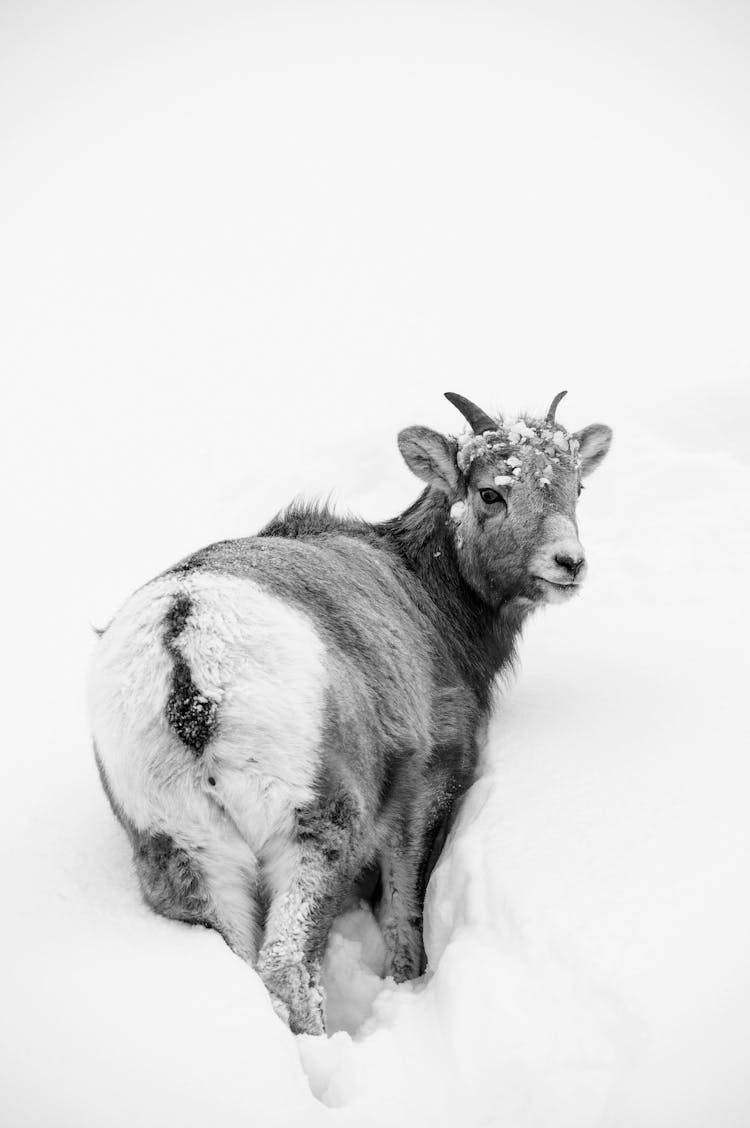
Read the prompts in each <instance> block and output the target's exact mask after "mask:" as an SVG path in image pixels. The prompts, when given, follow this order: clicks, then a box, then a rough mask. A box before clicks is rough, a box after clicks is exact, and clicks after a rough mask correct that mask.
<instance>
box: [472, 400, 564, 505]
mask: <svg viewBox="0 0 750 1128" xmlns="http://www.w3.org/2000/svg"><path fill="white" fill-rule="evenodd" d="M578 451H579V443H578V440H577V439H576V438H574V437H573V436H572V435H569V434H568V432H567V431H566V430H565V429H564V428H563V427H561V426H560V425H559V424H558V423H549V422H548V421H547V420H546V419H545V420H536V419H532V420H530V419H524V418H523V417H519V418H518V419H514V420H513V421H512V422H507V423H506V422H505V421H504V420H502V419H499V420H498V421H497V426H496V428H495V430H493V431H489V430H488V431H484V432H483V434H481V435H477V434H475V433H474V431H472V430H466V431H464V432H463V433H462V434H460V435H459V436H458V453H457V456H456V461H457V463H458V468H459V470H460V471H461V472H462V473H463V474H467V473H468V472H469V469H470V468H471V465H472V463H473V462H475V461H476V460H477V459H481V460H482V461H483V462H487V463H489V464H490V465H492V467H493V469H494V470H496V471H497V473H496V475H495V479H494V480H495V485H496V486H512V485H514V484H515V483H516V482H518V481H519V480H521V479H522V478H523V477H525V476H526V475H527V474H530V475H531V476H532V478H533V480H534V482H535V483H536V485H537V486H538V487H539V488H540V489H546V488H547V487H548V486H549V485H550V482H551V481H552V479H553V476H554V474H555V471H556V470H566V471H570V470H577V469H579V468H580V465H581V459H580V457H579V453H578Z"/></svg>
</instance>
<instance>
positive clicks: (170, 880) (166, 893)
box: [94, 744, 214, 928]
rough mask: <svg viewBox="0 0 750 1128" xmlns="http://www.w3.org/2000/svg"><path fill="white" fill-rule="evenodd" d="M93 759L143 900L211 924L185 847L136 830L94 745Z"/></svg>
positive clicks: (193, 921) (206, 899)
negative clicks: (130, 853) (123, 834)
mask: <svg viewBox="0 0 750 1128" xmlns="http://www.w3.org/2000/svg"><path fill="white" fill-rule="evenodd" d="M94 759H95V761H96V766H97V768H98V770H99V779H100V780H101V784H102V788H103V789H104V794H105V795H106V796H107V799H108V801H109V805H110V807H111V808H112V811H113V813H114V815H115V817H116V819H117V821H118V822H119V823H120V824H121V826H122V827H123V829H124V830H125V832H126V833H127V836H128V838H129V839H130V845H131V846H132V849H133V862H134V865H135V871H136V874H137V875H138V882H139V884H140V887H141V893H142V894H143V899H144V901H145V902H146V904H147V905H149V906H150V908H152V909H154V911H155V912H157V913H161V914H162V916H167V917H170V918H171V919H172V920H183V921H186V922H188V923H189V924H203V925H205V926H206V927H207V928H212V927H214V924H213V921H212V920H211V919H210V917H211V915H212V913H211V901H210V898H209V896H208V892H207V890H206V887H205V882H204V880H203V876H202V874H201V873H200V871H199V870H198V868H197V867H196V865H195V862H194V861H193V860H192V859H191V858H190V855H189V854H188V853H187V851H186V850H183V849H182V848H181V847H179V846H175V844H174V841H173V839H172V838H171V837H170V836H169V835H168V834H159V833H154V834H150V833H149V832H148V831H142V830H139V829H138V827H137V826H136V825H135V824H134V823H133V822H132V821H131V820H130V819H129V818H128V816H127V815H126V814H125V812H124V810H123V809H122V807H121V806H120V804H119V803H118V802H117V800H116V799H115V797H114V794H113V792H112V787H111V784H110V782H109V778H108V777H107V773H106V772H105V770H104V765H103V764H102V761H101V758H100V756H99V752H98V749H97V747H96V744H94Z"/></svg>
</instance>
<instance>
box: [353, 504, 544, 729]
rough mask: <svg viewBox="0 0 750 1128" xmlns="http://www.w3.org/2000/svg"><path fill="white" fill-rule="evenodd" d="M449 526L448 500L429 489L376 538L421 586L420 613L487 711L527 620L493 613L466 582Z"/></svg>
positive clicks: (508, 610) (505, 611)
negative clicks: (497, 677)
mask: <svg viewBox="0 0 750 1128" xmlns="http://www.w3.org/2000/svg"><path fill="white" fill-rule="evenodd" d="M449 521H450V517H449V513H448V501H447V498H446V497H445V495H444V494H442V493H440V492H438V491H437V490H432V489H430V488H428V489H426V490H425V491H424V493H423V494H422V495H421V497H419V498H418V499H417V501H416V502H415V503H414V504H413V505H412V506H410V507H409V509H407V510H406V511H405V512H404V513H402V514H400V515H399V516H398V517H394V518H392V519H391V520H390V521H384V522H382V523H381V524H379V525H376V526H375V532H376V533H377V534H379V535H380V536H382V537H383V538H384V539H385V540H386V541H388V542H389V543H390V545H391V546H392V548H393V549H395V551H397V552H398V553H399V555H400V556H401V558H402V560H403V562H404V563H405V564H406V566H407V567H408V568H409V570H410V571H411V572H412V573H413V574H414V576H415V577H416V579H417V580H418V581H419V586H420V589H421V591H422V593H423V595H424V599H422V600H420V610H422V611H423V613H425V614H426V615H427V617H428V618H429V619H430V620H431V622H432V623H433V625H434V626H435V628H436V630H437V632H438V633H439V636H440V638H441V639H442V641H443V643H444V644H445V645H446V646H447V647H448V649H449V650H450V651H451V652H452V656H453V658H454V661H455V662H456V664H457V665H458V667H459V669H460V670H461V673H462V674H463V677H464V678H465V680H466V681H467V682H468V684H469V685H471V687H472V688H473V689H474V691H475V693H476V694H477V697H478V699H479V702H480V704H481V706H482V707H483V708H484V707H487V706H488V705H489V701H490V697H491V693H492V684H493V681H494V678H495V675H496V674H497V673H499V671H500V670H501V669H502V668H503V667H505V666H507V665H509V664H510V663H511V662H512V661H513V658H514V656H515V641H516V638H517V636H518V632H519V630H520V628H521V625H522V622H523V617H524V616H523V613H522V612H521V611H520V610H518V609H517V608H515V607H514V606H513V604H507V605H506V606H504V607H501V608H500V609H493V608H491V607H490V606H489V605H488V604H487V603H485V602H484V600H482V599H481V598H480V596H479V595H478V594H477V593H476V592H475V591H474V589H473V588H472V587H471V586H470V585H469V584H468V583H467V582H466V581H465V580H464V578H463V576H462V575H461V570H460V567H459V562H458V557H457V554H456V547H455V542H454V539H453V536H452V533H451V530H450V528H449Z"/></svg>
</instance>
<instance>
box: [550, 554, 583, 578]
mask: <svg viewBox="0 0 750 1128" xmlns="http://www.w3.org/2000/svg"><path fill="white" fill-rule="evenodd" d="M585 563H586V560H585V558H584V557H583V556H578V557H575V556H566V555H563V554H562V553H559V554H558V555H557V556H556V557H555V564H559V565H560V567H561V568H564V569H565V571H566V572H570V574H571V576H572V577H573V579H575V578H576V576H577V575H578V573H579V572H580V570H581V568H582V567H583V565H584V564H585Z"/></svg>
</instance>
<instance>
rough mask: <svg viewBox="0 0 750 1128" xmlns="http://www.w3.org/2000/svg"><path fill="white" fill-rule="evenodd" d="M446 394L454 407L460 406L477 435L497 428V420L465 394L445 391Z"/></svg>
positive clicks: (459, 408)
mask: <svg viewBox="0 0 750 1128" xmlns="http://www.w3.org/2000/svg"><path fill="white" fill-rule="evenodd" d="M444 395H445V398H446V399H447V400H449V401H450V403H452V404H453V406H454V407H457V408H458V410H459V411H460V412H461V414H462V415H463V417H464V419H468V421H469V423H471V429H472V431H473V432H474V434H475V435H483V434H484V432H485V431H496V430H497V423H496V422H495V420H494V419H491V418H490V417H489V415H487V413H486V412H484V411H482V409H481V407H477V405H476V404H475V403H472V402H471V400H468V399H466V397H465V396H459V395H457V394H456V392H445V393H444Z"/></svg>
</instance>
